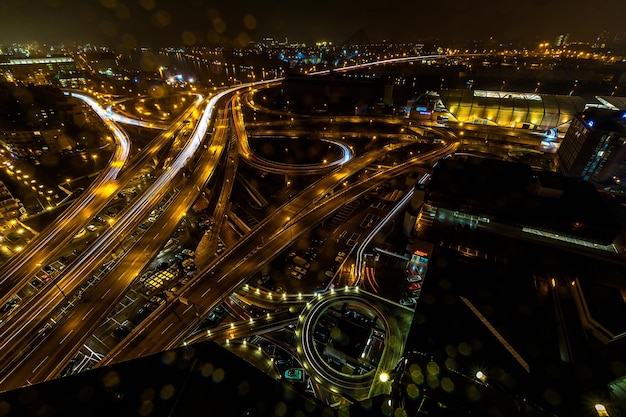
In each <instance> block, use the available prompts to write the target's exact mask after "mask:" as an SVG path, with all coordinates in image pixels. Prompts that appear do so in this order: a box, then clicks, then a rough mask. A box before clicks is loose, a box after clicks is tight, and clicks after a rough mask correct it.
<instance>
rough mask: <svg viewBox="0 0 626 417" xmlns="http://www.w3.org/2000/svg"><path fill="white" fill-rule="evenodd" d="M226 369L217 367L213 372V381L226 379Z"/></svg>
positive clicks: (218, 381)
mask: <svg viewBox="0 0 626 417" xmlns="http://www.w3.org/2000/svg"><path fill="white" fill-rule="evenodd" d="M224 375H225V373H224V370H223V369H222V368H217V369H216V370H215V371H214V372H213V382H217V383H220V382H222V381H223V380H224Z"/></svg>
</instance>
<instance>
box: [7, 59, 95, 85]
mask: <svg viewBox="0 0 626 417" xmlns="http://www.w3.org/2000/svg"><path fill="white" fill-rule="evenodd" d="M0 74H1V75H4V77H5V78H6V79H7V80H9V81H21V82H24V83H32V84H54V85H60V86H62V87H78V86H81V85H83V84H84V83H85V79H84V76H83V74H82V71H80V70H78V69H77V68H76V63H75V62H74V58H72V57H67V56H58V57H42V58H10V59H8V60H5V61H3V62H0Z"/></svg>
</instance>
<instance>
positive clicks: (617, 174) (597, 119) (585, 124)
mask: <svg viewBox="0 0 626 417" xmlns="http://www.w3.org/2000/svg"><path fill="white" fill-rule="evenodd" d="M557 155H558V158H559V170H560V171H561V173H563V174H564V175H567V176H570V177H579V178H582V179H584V180H586V181H594V182H597V183H605V182H607V181H609V182H610V181H611V180H618V181H619V182H621V181H623V180H624V179H625V178H626V112H624V111H617V110H605V109H589V110H586V111H584V112H582V113H578V114H577V115H576V116H575V118H574V120H573V121H572V123H571V125H570V128H569V129H568V130H567V133H566V134H565V138H564V139H563V142H562V143H561V146H560V148H559V150H558V152H557Z"/></svg>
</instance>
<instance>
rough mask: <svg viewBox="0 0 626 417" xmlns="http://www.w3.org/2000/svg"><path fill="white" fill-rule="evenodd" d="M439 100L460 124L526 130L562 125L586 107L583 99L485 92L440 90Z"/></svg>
mask: <svg viewBox="0 0 626 417" xmlns="http://www.w3.org/2000/svg"><path fill="white" fill-rule="evenodd" d="M439 96H440V98H441V101H442V102H443V104H444V105H445V106H446V108H447V109H448V110H449V112H450V113H451V114H452V115H453V116H454V118H455V119H456V120H457V121H459V122H464V123H474V124H484V125H492V126H504V127H513V128H526V129H545V130H548V129H550V128H553V127H558V126H561V125H563V124H565V123H567V122H569V121H571V120H572V119H573V118H574V115H575V114H576V113H578V112H581V111H582V110H583V109H584V108H585V100H584V99H583V98H582V97H576V96H565V95H548V94H536V93H515V92H508V91H486V90H443V91H441V92H440V93H439Z"/></svg>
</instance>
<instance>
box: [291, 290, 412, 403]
mask: <svg viewBox="0 0 626 417" xmlns="http://www.w3.org/2000/svg"><path fill="white" fill-rule="evenodd" d="M387 303H388V301H386V300H384V299H382V298H380V297H378V296H376V295H374V294H370V293H367V292H365V291H362V290H359V288H351V287H346V289H344V290H339V291H336V290H331V291H328V292H326V293H324V294H318V295H317V296H316V297H315V298H314V299H313V300H312V301H310V302H309V303H308V304H307V307H306V308H305V309H304V311H303V313H302V315H301V316H300V319H299V320H298V326H297V328H296V348H297V352H298V355H299V356H300V360H301V362H302V364H303V365H304V368H305V369H306V372H307V373H308V374H309V376H310V377H311V378H313V379H314V380H315V381H317V382H318V383H320V384H323V385H325V386H326V387H327V388H328V389H329V390H330V391H331V392H333V393H335V394H340V395H341V394H346V395H349V396H350V397H351V398H354V399H356V400H363V399H366V398H369V397H371V396H373V395H378V394H380V393H383V392H388V389H389V387H388V386H387V385H388V384H385V383H384V381H382V382H381V379H380V375H381V374H383V373H385V372H386V371H387V370H389V369H392V368H393V367H394V366H395V364H396V363H397V362H398V360H399V359H400V357H401V355H402V350H403V345H404V343H403V340H404V337H405V335H404V334H402V333H403V332H402V328H403V327H404V326H398V325H397V323H396V320H395V319H394V320H392V321H391V322H390V321H389V320H388V318H387V317H388V312H387V308H386V307H387V306H386V304H387Z"/></svg>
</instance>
